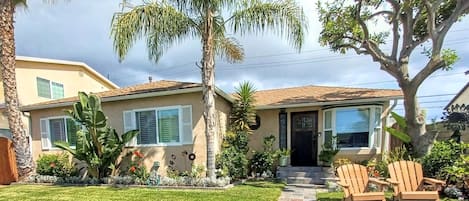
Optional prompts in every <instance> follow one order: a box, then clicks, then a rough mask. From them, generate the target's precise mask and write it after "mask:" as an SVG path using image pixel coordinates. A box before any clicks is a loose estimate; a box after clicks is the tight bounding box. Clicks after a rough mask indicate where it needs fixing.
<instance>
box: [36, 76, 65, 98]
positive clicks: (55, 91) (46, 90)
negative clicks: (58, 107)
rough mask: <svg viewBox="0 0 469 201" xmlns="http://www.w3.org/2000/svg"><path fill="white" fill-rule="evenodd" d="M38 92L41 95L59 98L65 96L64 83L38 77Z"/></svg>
mask: <svg viewBox="0 0 469 201" xmlns="http://www.w3.org/2000/svg"><path fill="white" fill-rule="evenodd" d="M36 81H37V94H38V96H39V97H43V98H51V99H59V98H63V97H64V85H63V84H60V83H57V82H52V81H50V80H47V79H44V78H40V77H37V78H36Z"/></svg>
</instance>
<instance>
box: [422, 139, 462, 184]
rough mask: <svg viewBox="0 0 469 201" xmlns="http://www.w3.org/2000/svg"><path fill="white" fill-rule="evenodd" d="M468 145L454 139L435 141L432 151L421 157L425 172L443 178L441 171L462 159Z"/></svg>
mask: <svg viewBox="0 0 469 201" xmlns="http://www.w3.org/2000/svg"><path fill="white" fill-rule="evenodd" d="M466 146H467V145H465V144H464V143H457V142H455V141H454V140H449V141H437V142H435V144H434V145H433V148H432V149H431V151H430V153H429V154H427V155H426V156H424V157H423V158H422V159H421V162H422V166H423V170H424V174H425V175H426V176H429V177H437V178H441V177H439V176H441V174H442V173H441V171H442V170H443V169H445V168H446V167H449V166H452V165H453V164H455V163H456V161H458V160H460V157H461V155H462V154H463V153H464V149H465V147H466Z"/></svg>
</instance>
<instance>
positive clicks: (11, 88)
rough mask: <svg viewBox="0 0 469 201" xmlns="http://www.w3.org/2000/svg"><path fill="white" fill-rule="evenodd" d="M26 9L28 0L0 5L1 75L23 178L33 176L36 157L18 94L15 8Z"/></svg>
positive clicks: (14, 0) (10, 126) (17, 159)
mask: <svg viewBox="0 0 469 201" xmlns="http://www.w3.org/2000/svg"><path fill="white" fill-rule="evenodd" d="M19 5H26V0H1V1H0V51H1V52H0V75H1V79H2V82H3V97H4V99H5V106H6V112H7V113H8V125H9V128H10V132H11V136H12V141H13V147H14V149H15V153H16V164H17V168H18V174H19V176H20V178H21V177H22V178H24V177H25V176H27V175H29V174H31V173H32V172H34V163H33V155H32V153H31V149H30V146H31V145H30V141H29V138H28V134H27V133H26V130H25V129H24V128H25V127H24V124H23V121H22V120H21V118H22V115H21V112H20V109H19V101H18V92H17V90H16V74H15V66H16V52H15V51H16V48H15V29H14V19H13V18H14V14H15V9H16V6H19Z"/></svg>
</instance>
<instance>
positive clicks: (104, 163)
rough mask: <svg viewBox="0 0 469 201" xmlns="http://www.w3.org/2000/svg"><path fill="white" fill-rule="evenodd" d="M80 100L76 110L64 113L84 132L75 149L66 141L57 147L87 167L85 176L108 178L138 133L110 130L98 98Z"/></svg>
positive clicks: (82, 95) (58, 143)
mask: <svg viewBox="0 0 469 201" xmlns="http://www.w3.org/2000/svg"><path fill="white" fill-rule="evenodd" d="M78 98H79V102H76V103H75V104H73V109H71V110H66V111H65V113H66V114H67V115H68V116H70V117H71V118H72V119H73V120H74V121H75V122H76V123H77V124H79V125H81V126H82V128H83V129H81V130H78V131H77V133H76V135H77V142H76V148H72V147H71V146H70V144H69V143H67V142H63V141H62V142H55V143H54V144H55V146H57V147H58V148H61V149H63V150H65V151H67V152H69V153H70V154H72V155H73V157H74V158H76V159H78V160H80V161H83V162H85V163H86V164H87V171H86V173H85V176H86V175H88V174H89V175H91V176H92V177H95V178H103V177H106V176H109V175H110V174H111V173H112V172H113V171H114V170H115V167H117V166H118V164H117V159H118V158H119V156H120V155H121V153H122V152H123V149H124V146H125V144H126V143H128V142H129V141H130V140H132V138H134V137H135V136H136V135H138V131H137V130H132V131H128V132H126V133H124V134H122V135H119V134H118V133H117V132H116V130H115V129H113V128H111V127H109V126H108V124H107V117H106V116H105V115H104V112H103V110H102V108H101V100H100V99H99V97H98V96H96V95H93V94H91V95H87V94H86V93H84V92H79V93H78Z"/></svg>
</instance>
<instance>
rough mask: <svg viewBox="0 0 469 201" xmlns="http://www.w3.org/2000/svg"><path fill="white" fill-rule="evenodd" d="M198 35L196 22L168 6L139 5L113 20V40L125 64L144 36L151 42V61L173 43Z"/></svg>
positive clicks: (149, 46) (161, 4) (148, 45)
mask: <svg viewBox="0 0 469 201" xmlns="http://www.w3.org/2000/svg"><path fill="white" fill-rule="evenodd" d="M197 34H198V31H197V26H196V25H195V23H194V22H193V21H192V19H191V18H190V17H189V16H187V15H186V14H185V13H182V12H179V11H178V10H177V9H176V8H175V7H173V6H171V5H169V4H166V3H159V2H152V3H148V4H144V5H140V6H136V7H134V8H132V10H130V11H128V12H119V13H116V14H114V17H113V19H112V30H111V37H112V38H113V40H114V49H115V51H116V52H117V54H118V56H119V59H120V60H121V61H122V60H123V59H124V58H125V56H126V55H127V53H128V51H129V49H130V48H131V47H132V45H133V44H134V43H135V42H136V41H137V40H138V39H140V38H142V37H143V36H146V39H147V40H146V42H147V47H148V49H149V51H148V56H149V58H150V59H151V60H154V61H157V60H158V59H159V57H160V56H161V54H162V53H163V52H164V51H165V50H166V49H167V48H169V47H170V46H171V45H172V44H173V43H175V42H180V41H181V40H182V39H184V38H185V37H186V36H191V35H192V36H195V35H197Z"/></svg>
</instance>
